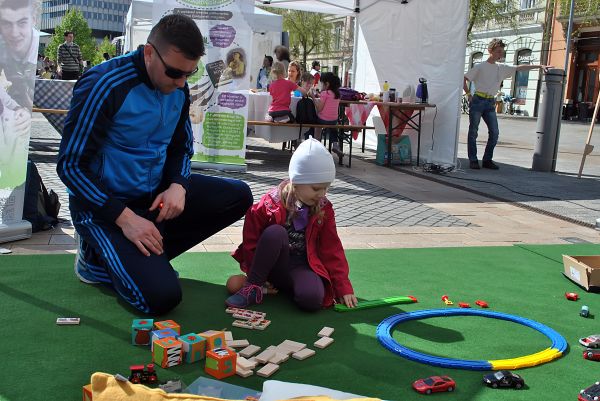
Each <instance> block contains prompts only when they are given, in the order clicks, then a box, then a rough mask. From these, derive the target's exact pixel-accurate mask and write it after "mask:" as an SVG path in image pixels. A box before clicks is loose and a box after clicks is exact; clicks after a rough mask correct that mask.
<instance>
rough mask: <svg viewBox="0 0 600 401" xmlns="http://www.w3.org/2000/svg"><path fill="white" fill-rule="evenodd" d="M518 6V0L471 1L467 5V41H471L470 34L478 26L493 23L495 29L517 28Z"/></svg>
mask: <svg viewBox="0 0 600 401" xmlns="http://www.w3.org/2000/svg"><path fill="white" fill-rule="evenodd" d="M519 9H520V4H519V1H518V0H471V1H470V3H469V25H468V26H467V39H468V40H471V32H472V30H473V28H474V27H475V28H477V26H478V25H484V24H486V23H488V22H490V21H493V22H494V24H495V25H496V26H495V27H496V28H499V27H511V28H513V29H517V28H518V22H517V16H518V13H519Z"/></svg>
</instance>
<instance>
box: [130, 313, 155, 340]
mask: <svg viewBox="0 0 600 401" xmlns="http://www.w3.org/2000/svg"><path fill="white" fill-rule="evenodd" d="M153 325H154V319H134V320H133V323H132V324H131V344H133V345H150V342H151V341H150V333H151V332H152V326H153Z"/></svg>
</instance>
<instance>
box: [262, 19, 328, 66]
mask: <svg viewBox="0 0 600 401" xmlns="http://www.w3.org/2000/svg"><path fill="white" fill-rule="evenodd" d="M267 11H269V12H272V13H275V14H279V15H282V16H283V29H284V30H286V31H288V32H289V35H290V52H291V54H292V56H294V58H299V59H300V60H301V61H302V64H303V65H304V66H305V67H306V60H307V58H308V55H309V54H311V53H316V52H318V53H325V54H327V53H329V52H330V51H331V47H332V30H333V25H332V24H331V23H330V22H328V21H327V18H326V17H327V14H320V13H313V12H307V11H297V10H285V9H279V8H267Z"/></svg>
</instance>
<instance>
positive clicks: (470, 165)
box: [469, 160, 481, 170]
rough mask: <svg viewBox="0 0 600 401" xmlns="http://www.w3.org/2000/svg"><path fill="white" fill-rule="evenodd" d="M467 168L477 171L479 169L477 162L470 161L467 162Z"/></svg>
mask: <svg viewBox="0 0 600 401" xmlns="http://www.w3.org/2000/svg"><path fill="white" fill-rule="evenodd" d="M469 168H472V169H474V170H479V169H480V168H481V167H479V162H478V161H477V160H471V161H470V162H469Z"/></svg>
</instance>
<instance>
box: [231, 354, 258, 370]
mask: <svg viewBox="0 0 600 401" xmlns="http://www.w3.org/2000/svg"><path fill="white" fill-rule="evenodd" d="M236 363H237V366H238V368H240V369H242V370H252V369H254V368H255V367H256V361H254V362H250V361H249V360H248V359H246V358H244V357H243V356H238V357H237V359H236Z"/></svg>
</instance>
